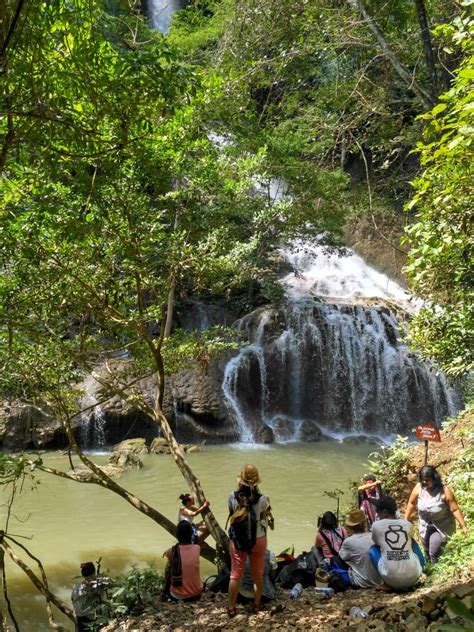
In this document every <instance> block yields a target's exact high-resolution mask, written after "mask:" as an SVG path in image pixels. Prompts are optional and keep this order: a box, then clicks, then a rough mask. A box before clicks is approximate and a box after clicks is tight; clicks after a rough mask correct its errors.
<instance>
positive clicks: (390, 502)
mask: <svg viewBox="0 0 474 632" xmlns="http://www.w3.org/2000/svg"><path fill="white" fill-rule="evenodd" d="M371 503H372V504H373V505H374V507H375V508H376V509H377V513H378V516H379V519H378V520H377V521H376V522H374V524H373V525H372V540H373V542H374V544H373V546H372V547H371V548H370V559H371V560H372V563H373V565H374V567H375V568H376V569H377V571H378V573H379V575H380V577H381V578H382V579H383V581H384V584H382V586H381V587H380V588H381V589H382V590H384V589H390V588H393V589H395V590H408V589H410V588H412V587H413V586H414V585H415V584H416V582H417V581H418V579H419V578H420V575H421V573H422V571H423V568H424V565H425V560H424V557H423V554H422V553H421V550H420V547H419V546H418V544H417V543H416V542H415V541H414V540H413V525H412V524H411V522H408V520H404V519H403V518H397V517H396V516H397V503H396V502H395V499H394V498H392V496H382V497H381V498H373V499H372V500H371Z"/></svg>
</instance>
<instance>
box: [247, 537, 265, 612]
mask: <svg viewBox="0 0 474 632" xmlns="http://www.w3.org/2000/svg"><path fill="white" fill-rule="evenodd" d="M266 550H267V538H266V537H265V536H263V537H261V538H257V541H256V542H255V545H254V547H253V549H252V550H251V552H250V553H249V557H250V574H251V575H252V580H253V591H254V593H255V601H254V609H255V610H258V609H259V608H260V601H261V599H262V593H263V570H264V568H265V551H266Z"/></svg>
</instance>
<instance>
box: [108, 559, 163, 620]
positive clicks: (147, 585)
mask: <svg viewBox="0 0 474 632" xmlns="http://www.w3.org/2000/svg"><path fill="white" fill-rule="evenodd" d="M164 581H165V578H164V575H163V574H162V573H159V572H158V571H157V570H156V567H155V565H154V563H153V562H148V564H147V565H146V566H145V567H144V568H140V567H138V566H133V567H132V568H131V570H130V571H128V572H127V573H125V574H124V575H121V576H119V577H117V578H114V580H113V583H112V586H111V588H110V589H109V591H108V592H109V598H108V601H107V606H108V609H109V616H111V617H112V616H117V615H123V614H127V613H129V612H132V611H133V610H137V609H142V608H143V607H144V606H147V605H150V603H151V601H152V599H153V597H156V596H157V595H159V594H160V593H161V591H162V590H163V588H164Z"/></svg>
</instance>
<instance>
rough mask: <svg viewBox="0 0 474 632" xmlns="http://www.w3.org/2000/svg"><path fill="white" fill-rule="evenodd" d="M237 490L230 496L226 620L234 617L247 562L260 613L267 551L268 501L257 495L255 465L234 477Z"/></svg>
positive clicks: (255, 604)
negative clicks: (229, 565)
mask: <svg viewBox="0 0 474 632" xmlns="http://www.w3.org/2000/svg"><path fill="white" fill-rule="evenodd" d="M237 481H238V483H239V487H238V489H237V490H236V491H234V492H231V493H230V494H229V502H228V505H229V518H228V523H229V524H230V528H229V538H230V546H229V553H230V560H231V570H230V581H229V607H228V608H227V613H228V615H229V617H235V615H236V614H237V608H236V603H237V595H238V593H239V587H240V580H241V579H242V578H243V576H244V573H245V562H246V561H247V558H249V560H250V574H251V576H252V581H253V587H254V594H255V599H254V606H253V610H254V612H258V611H259V609H260V600H261V598H262V591H263V572H264V567H265V551H266V549H267V535H266V533H267V515H268V507H269V503H268V499H267V497H266V496H264V495H263V494H261V493H260V491H259V489H258V484H259V483H260V476H259V474H258V470H257V468H256V467H255V466H254V465H250V464H247V465H245V466H244V467H243V469H242V471H241V472H240V475H239V476H238V477H237Z"/></svg>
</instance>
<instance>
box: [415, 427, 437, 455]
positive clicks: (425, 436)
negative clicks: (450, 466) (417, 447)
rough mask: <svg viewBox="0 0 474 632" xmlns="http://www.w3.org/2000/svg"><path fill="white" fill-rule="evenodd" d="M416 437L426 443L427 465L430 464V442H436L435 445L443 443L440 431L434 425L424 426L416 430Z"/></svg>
mask: <svg viewBox="0 0 474 632" xmlns="http://www.w3.org/2000/svg"><path fill="white" fill-rule="evenodd" d="M415 435H416V438H417V439H421V441H424V442H425V465H426V464H427V463H428V442H429V441H434V442H435V443H440V442H441V435H440V434H439V430H438V429H437V428H435V427H434V425H433V424H424V425H421V426H417V427H416V428H415Z"/></svg>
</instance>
